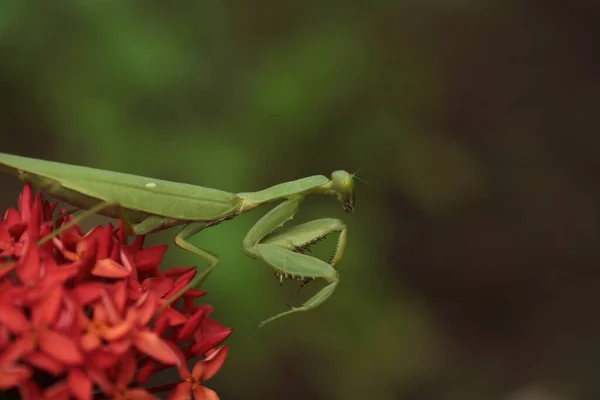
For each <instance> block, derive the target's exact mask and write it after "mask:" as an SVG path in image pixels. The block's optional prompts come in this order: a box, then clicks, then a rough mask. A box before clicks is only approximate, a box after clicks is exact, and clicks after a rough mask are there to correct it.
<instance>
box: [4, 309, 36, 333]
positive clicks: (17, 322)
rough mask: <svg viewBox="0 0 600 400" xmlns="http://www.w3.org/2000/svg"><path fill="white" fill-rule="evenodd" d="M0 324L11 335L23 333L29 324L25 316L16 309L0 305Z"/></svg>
mask: <svg viewBox="0 0 600 400" xmlns="http://www.w3.org/2000/svg"><path fill="white" fill-rule="evenodd" d="M0 323H2V324H4V325H6V327H7V328H8V329H9V330H10V331H11V332H13V333H21V332H25V331H26V330H27V329H29V327H30V324H29V321H28V320H27V318H26V317H25V315H24V314H23V313H22V312H21V310H19V309H18V308H17V307H13V306H11V305H8V304H0Z"/></svg>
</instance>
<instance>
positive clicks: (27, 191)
mask: <svg viewBox="0 0 600 400" xmlns="http://www.w3.org/2000/svg"><path fill="white" fill-rule="evenodd" d="M32 204H33V189H32V188H31V185H30V184H29V183H26V184H25V186H24V187H23V191H21V194H20V195H19V202H18V207H19V211H20V212H21V219H22V220H23V221H25V222H27V221H29V218H30V214H31V206H32Z"/></svg>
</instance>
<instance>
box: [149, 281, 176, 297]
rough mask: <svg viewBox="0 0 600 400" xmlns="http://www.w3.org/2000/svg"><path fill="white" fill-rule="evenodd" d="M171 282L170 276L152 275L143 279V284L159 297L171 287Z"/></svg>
mask: <svg viewBox="0 0 600 400" xmlns="http://www.w3.org/2000/svg"><path fill="white" fill-rule="evenodd" d="M173 282H174V281H173V279H172V278H166V277H154V278H147V279H144V282H143V286H144V288H146V289H148V290H152V291H153V292H154V293H156V295H157V296H158V297H159V298H161V297H164V296H165V295H166V294H167V293H168V292H169V291H170V290H171V289H173Z"/></svg>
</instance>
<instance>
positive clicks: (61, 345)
mask: <svg viewBox="0 0 600 400" xmlns="http://www.w3.org/2000/svg"><path fill="white" fill-rule="evenodd" d="M39 345H40V349H41V350H42V351H43V352H44V353H46V354H48V355H50V356H52V357H54V358H55V359H57V360H58V361H61V362H63V363H65V364H71V365H72V364H81V363H82V362H83V357H82V355H81V353H80V351H79V349H77V346H76V345H75V343H74V342H73V340H71V339H70V338H69V337H67V336H64V335H62V334H60V333H58V332H54V331H51V330H47V331H42V332H40V333H39Z"/></svg>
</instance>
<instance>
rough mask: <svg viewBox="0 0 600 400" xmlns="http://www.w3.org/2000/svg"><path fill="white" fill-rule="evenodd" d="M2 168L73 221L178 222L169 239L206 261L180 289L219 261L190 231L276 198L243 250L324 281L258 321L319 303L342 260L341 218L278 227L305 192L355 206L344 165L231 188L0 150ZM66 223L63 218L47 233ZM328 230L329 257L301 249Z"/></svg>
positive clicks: (286, 274) (286, 273)
mask: <svg viewBox="0 0 600 400" xmlns="http://www.w3.org/2000/svg"><path fill="white" fill-rule="evenodd" d="M0 170H3V171H6V172H9V173H11V174H13V175H16V176H17V177H18V178H19V179H21V180H23V181H25V182H29V183H31V184H33V185H34V186H36V187H38V188H39V189H41V190H42V191H43V192H45V193H47V194H48V195H50V196H52V197H54V198H55V199H58V200H61V201H63V202H65V203H67V204H69V205H71V206H73V207H75V208H77V209H81V210H84V212H83V213H82V214H81V215H80V216H78V220H74V221H72V225H74V224H75V223H77V222H78V221H80V220H81V219H83V218H85V217H88V216H90V215H93V214H101V215H104V216H107V217H112V218H120V219H122V220H123V222H124V224H125V226H126V228H127V230H128V232H130V233H132V234H134V235H146V234H150V233H153V232H158V231H162V230H165V229H169V228H172V227H175V226H183V227H182V228H181V230H180V231H179V233H177V234H176V236H175V240H174V241H175V244H176V245H177V246H178V247H180V248H181V249H183V250H186V251H188V252H190V253H192V254H195V255H196V256H198V257H200V258H202V259H203V260H205V261H206V262H208V264H209V265H208V267H207V268H206V269H205V270H204V271H202V273H197V274H196V276H195V277H194V279H193V280H192V281H191V282H190V283H189V284H188V285H187V286H186V287H185V288H183V289H182V290H181V293H183V291H185V290H187V289H188V288H190V287H196V286H198V285H199V284H200V283H202V282H203V281H204V280H205V279H206V278H207V277H208V275H209V274H210V272H211V271H212V270H213V269H214V268H215V266H216V265H217V263H218V261H219V259H218V257H217V256H216V255H214V254H212V253H210V252H208V251H206V250H203V249H201V248H200V247H197V246H196V245H194V244H192V243H190V242H189V241H188V239H189V238H190V237H192V236H194V235H196V234H198V233H200V232H202V231H204V230H205V229H207V228H210V227H212V226H215V225H218V224H220V223H221V222H223V221H226V220H230V219H233V218H235V217H237V216H238V215H241V214H244V213H247V212H249V211H251V210H254V209H255V208H257V207H259V206H261V205H265V204H269V203H274V202H280V204H278V205H277V206H275V207H274V208H273V209H271V210H270V211H269V212H267V213H266V214H265V215H264V216H263V217H262V218H260V219H259V220H258V222H256V224H255V225H254V226H253V227H252V228H251V229H250V230H249V231H248V233H247V234H246V236H245V238H244V239H243V241H242V248H243V250H244V252H245V253H246V254H247V255H248V256H249V257H252V258H254V259H258V260H262V261H263V262H265V263H266V264H267V265H268V266H270V267H271V268H272V269H273V270H274V272H275V274H276V276H277V277H278V278H279V280H280V281H282V280H283V279H287V278H292V279H298V280H301V281H304V282H307V281H309V280H313V279H323V280H325V281H326V283H327V284H326V286H325V287H323V288H322V289H321V290H319V291H318V292H317V293H316V294H315V295H313V296H312V297H311V298H309V299H308V300H307V301H306V302H304V303H303V304H302V305H300V306H299V307H289V310H287V311H284V312H281V313H279V314H277V315H275V316H273V317H271V318H268V319H266V320H264V321H262V322H261V323H260V325H259V326H263V325H265V324H266V323H269V322H271V321H273V320H275V319H277V318H281V317H283V316H286V315H289V314H292V313H296V312H301V311H308V310H311V309H314V308H315V307H317V306H319V305H321V304H322V303H323V302H325V300H327V299H328V298H329V297H330V296H331V294H332V293H333V291H334V290H335V288H336V287H337V286H338V284H339V274H338V271H337V269H336V266H337V264H338V263H339V262H340V260H341V259H342V256H343V254H344V250H345V248H346V241H347V228H346V224H345V223H344V222H343V221H342V220H341V219H337V218H322V219H316V220H313V221H310V222H306V223H303V224H300V225H296V226H293V227H291V228H287V229H281V230H279V228H281V227H282V226H283V224H284V223H286V222H287V221H288V220H291V219H292V218H293V217H294V215H295V214H296V212H297V211H298V208H299V206H300V204H301V203H302V201H303V200H304V198H305V197H306V196H308V195H313V194H315V195H329V196H335V197H336V198H337V200H338V201H339V202H340V203H341V204H342V208H343V210H344V211H346V212H347V213H352V212H354V175H352V174H349V173H348V172H346V171H343V170H338V171H334V172H333V173H332V174H331V179H329V178H327V177H326V176H323V175H315V176H309V177H306V178H302V179H298V180H294V181H290V182H284V183H280V184H278V185H275V186H271V187H269V188H266V189H264V190H260V191H256V192H244V193H235V194H234V193H229V192H226V191H222V190H217V189H211V188H206V187H202V186H195V185H190V184H186V183H177V182H170V181H165V180H159V179H153V178H146V177H142V176H136V175H130V174H125V173H120V172H112V171H105V170H100V169H94V168H89V167H82V166H75V165H70V164H63V163H58V162H52V161H44V160H39V159H34V158H26V157H21V156H16V155H11V154H5V153H0ZM69 227H70V226H69V224H65V225H64V226H62V227H61V228H59V229H58V230H57V231H55V232H54V233H53V236H56V235H57V234H58V233H59V232H60V231H63V230H66V229H68V228H69ZM334 232H337V233H338V240H337V243H336V246H335V250H334V252H333V254H332V255H331V258H330V259H329V262H325V261H323V260H321V259H319V258H316V257H312V256H310V255H306V254H303V251H304V250H306V249H308V248H309V247H310V246H311V245H312V244H314V243H315V242H316V241H318V240H320V239H322V238H325V237H326V236H328V235H329V234H331V233H334ZM47 239H48V238H46V239H42V241H45V240H47ZM177 297H178V296H174V298H177Z"/></svg>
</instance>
